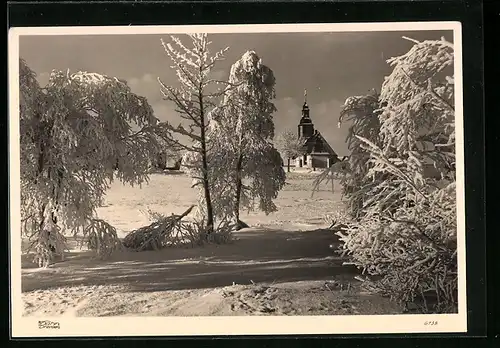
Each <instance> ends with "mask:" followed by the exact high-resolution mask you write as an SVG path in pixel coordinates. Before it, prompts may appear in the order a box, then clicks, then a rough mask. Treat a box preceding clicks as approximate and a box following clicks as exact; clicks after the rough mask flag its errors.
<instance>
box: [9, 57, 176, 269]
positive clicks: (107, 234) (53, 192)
mask: <svg viewBox="0 0 500 348" xmlns="http://www.w3.org/2000/svg"><path fill="white" fill-rule="evenodd" d="M19 68H20V69H19V79H20V86H19V87H20V148H21V158H20V162H21V215H22V233H23V234H25V235H26V234H27V235H28V236H29V237H30V238H31V239H34V241H33V243H32V246H34V248H35V254H36V258H37V261H38V262H39V264H40V265H47V264H48V263H49V262H50V261H51V259H52V257H53V256H54V254H62V253H63V251H64V250H63V249H64V246H65V243H64V240H65V238H64V234H66V233H68V232H73V233H77V232H83V234H84V235H85V236H86V238H87V241H93V242H90V244H91V245H93V246H94V247H96V248H97V252H98V253H99V254H101V255H104V254H107V253H108V252H110V250H111V251H113V250H114V249H116V248H118V247H119V245H120V243H119V240H118V238H117V237H116V231H115V230H114V229H113V228H112V226H110V225H109V224H107V223H105V222H104V221H101V220H97V219H96V218H95V209H96V208H97V207H98V206H100V205H101V203H102V199H103V196H104V193H105V191H106V189H107V188H108V187H109V183H110V182H111V181H112V180H113V179H115V178H118V179H119V180H121V181H122V182H124V183H129V184H132V185H134V184H141V183H143V182H144V181H146V180H147V171H148V167H149V162H150V158H151V156H152V154H153V153H154V152H155V151H156V150H157V145H158V142H157V139H158V137H163V136H164V135H165V134H166V129H163V128H162V127H160V126H159V125H158V120H157V119H156V118H155V117H154V115H153V110H152V108H151V106H150V105H149V104H148V102H147V100H146V99H145V98H144V97H140V96H137V95H135V94H133V93H132V92H131V90H130V88H129V87H128V86H127V84H126V83H125V82H124V81H121V80H119V79H117V78H112V77H107V76H103V75H99V74H95V73H87V72H76V73H70V72H69V71H67V72H60V71H53V72H52V74H51V75H50V78H49V82H48V84H47V85H46V86H45V87H43V88H42V87H41V86H40V85H39V84H38V82H37V80H36V75H35V73H34V72H33V71H32V70H31V69H30V68H29V67H28V66H27V65H26V62H25V61H24V60H20V65H19ZM162 134H163V135H162Z"/></svg>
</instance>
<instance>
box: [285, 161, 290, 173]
mask: <svg viewBox="0 0 500 348" xmlns="http://www.w3.org/2000/svg"><path fill="white" fill-rule="evenodd" d="M286 169H287V172H288V173H290V157H289V158H288V164H287V166H286Z"/></svg>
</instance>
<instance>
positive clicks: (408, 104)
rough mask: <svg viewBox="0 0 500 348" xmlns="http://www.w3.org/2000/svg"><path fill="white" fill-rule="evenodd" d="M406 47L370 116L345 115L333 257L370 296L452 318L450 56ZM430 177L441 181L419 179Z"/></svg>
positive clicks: (426, 47) (422, 45) (433, 47)
mask: <svg viewBox="0 0 500 348" xmlns="http://www.w3.org/2000/svg"><path fill="white" fill-rule="evenodd" d="M412 41H413V42H414V45H413V47H412V48H411V49H410V50H409V51H408V52H407V53H406V54H404V55H402V56H400V57H395V58H391V59H390V60H389V61H388V62H389V64H390V65H391V66H392V67H393V71H392V73H391V74H390V75H389V76H388V77H387V78H386V79H385V81H384V83H383V85H382V89H381V93H380V95H379V96H378V97H377V98H373V106H368V107H367V106H366V103H365V104H364V105H363V107H362V110H363V112H354V113H352V114H353V115H355V116H356V115H357V117H356V118H355V119H354V123H353V126H352V127H351V132H350V135H349V136H350V137H352V136H353V137H355V138H356V140H355V143H354V142H351V143H350V148H351V151H352V154H351V156H350V159H349V166H347V167H346V168H343V170H339V168H336V172H337V173H338V172H340V173H341V175H343V176H345V178H344V180H343V181H342V184H343V189H344V192H345V193H347V196H348V202H349V199H351V201H350V202H349V203H353V202H352V199H355V201H356V203H355V204H351V205H350V206H349V209H348V211H349V212H350V214H351V217H352V218H353V219H352V221H350V222H348V223H347V228H346V229H344V230H343V231H338V232H337V234H338V235H339V237H340V238H341V240H342V242H343V245H342V250H341V253H342V254H343V255H346V256H349V257H350V259H351V261H352V263H354V264H355V265H356V266H358V267H359V268H361V269H362V270H363V272H364V273H365V274H367V275H368V276H369V280H370V281H368V282H366V283H367V284H369V285H370V287H371V289H374V290H376V291H379V292H381V293H382V294H385V295H388V296H390V297H391V298H392V299H394V300H396V301H399V302H401V303H403V304H408V303H414V304H417V305H418V306H419V309H420V311H422V312H454V311H456V310H457V259H456V248H457V224H456V220H457V215H456V191H455V190H456V181H455V180H456V179H455V153H454V152H455V149H454V147H455V132H454V117H455V110H454V86H453V76H452V75H448V74H453V58H454V50H453V44H452V43H450V42H447V41H446V40H445V39H441V40H433V41H431V40H428V41H423V42H417V41H414V40H412ZM355 99H357V101H360V99H359V98H355ZM355 99H351V101H352V100H355ZM364 99H365V101H367V100H368V99H367V97H365V98H364ZM348 101H349V99H348ZM346 104H348V103H346ZM376 105H379V108H378V109H377V108H376ZM365 111H368V112H365ZM359 116H362V117H359ZM356 128H357V130H356ZM353 144H355V145H353ZM363 163H364V164H363ZM338 166H340V165H338ZM429 167H432V168H433V169H434V170H435V172H436V173H438V174H439V175H433V176H429V175H426V173H427V172H426V169H428V168H429ZM325 175H326V174H325Z"/></svg>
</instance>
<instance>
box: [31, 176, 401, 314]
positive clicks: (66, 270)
mask: <svg viewBox="0 0 500 348" xmlns="http://www.w3.org/2000/svg"><path fill="white" fill-rule="evenodd" d="M316 174H317V173H316ZM314 177H315V173H308V172H306V171H294V172H292V173H290V174H289V175H288V179H287V185H286V186H285V188H284V189H283V190H282V191H281V192H280V194H279V197H278V199H277V201H276V204H277V206H278V211H277V212H276V213H274V214H271V215H268V216H265V214H263V213H260V212H251V213H244V214H242V220H243V221H245V222H246V223H247V224H248V225H249V226H250V228H248V229H244V230H241V231H238V232H236V233H235V238H236V240H235V241H234V243H232V244H228V245H209V246H205V247H201V248H187V249H180V248H179V249H165V250H162V251H156V252H140V253H135V252H123V253H120V254H116V255H114V256H113V257H112V258H111V259H108V260H104V261H103V260H98V259H94V258H93V255H92V254H91V253H89V252H87V251H82V250H72V252H71V253H69V255H68V256H67V258H66V261H64V262H60V263H56V264H54V265H52V266H50V267H49V268H47V269H37V268H35V266H34V265H33V264H32V263H31V262H30V259H29V258H28V257H27V256H26V255H24V256H23V270H22V290H23V300H24V305H25V310H24V314H25V315H31V316H48V315H50V316H52V315H63V316H117V315H128V316H138V315H142V316H172V315H179V316H193V315H196V316H199V315H201V316H204V315H255V314H259V315H320V314H325V315H337V314H395V313H400V312H401V308H399V307H398V306H396V305H394V304H393V303H391V302H389V301H388V300H387V299H385V298H381V297H378V296H374V295H372V294H368V293H364V292H362V291H361V290H360V289H359V284H358V283H359V282H358V281H356V280H354V279H353V277H354V275H356V274H357V272H358V271H357V270H355V269H353V268H349V267H345V266H342V262H343V260H341V259H340V257H338V255H336V254H335V253H334V252H332V250H331V249H329V245H330V244H332V243H338V242H337V240H336V238H335V237H334V236H333V235H332V233H331V232H330V231H327V230H325V227H327V224H326V223H325V222H324V220H323V218H324V216H325V215H327V214H330V213H332V212H334V211H335V209H338V206H339V204H341V203H340V195H339V193H333V192H332V191H331V187H330V186H328V187H327V186H325V187H322V190H321V191H320V192H316V193H315V194H314V196H313V197H311V190H312V182H313V180H314ZM195 201H196V196H195V192H194V190H193V189H192V188H191V180H190V179H189V178H188V177H187V176H185V175H184V174H182V173H169V174H153V175H152V176H151V180H150V183H149V184H147V185H144V186H143V187H142V188H139V187H130V186H123V185H122V184H120V183H118V182H116V183H113V186H112V188H111V189H110V191H109V193H108V194H107V197H106V204H105V205H104V206H103V207H102V208H100V209H99V212H98V214H99V217H101V218H103V219H105V220H107V221H108V222H110V223H111V224H112V225H113V226H115V227H116V228H117V231H118V233H119V235H120V236H121V237H124V236H125V235H126V234H127V233H128V232H130V231H131V230H134V229H136V228H138V227H141V226H144V225H147V224H149V220H148V218H147V216H146V215H145V214H143V213H141V211H144V210H146V209H148V208H149V209H151V210H153V211H157V212H160V213H166V214H170V213H182V212H183V211H184V210H186V209H187V208H188V207H189V206H190V205H192V204H194V203H195Z"/></svg>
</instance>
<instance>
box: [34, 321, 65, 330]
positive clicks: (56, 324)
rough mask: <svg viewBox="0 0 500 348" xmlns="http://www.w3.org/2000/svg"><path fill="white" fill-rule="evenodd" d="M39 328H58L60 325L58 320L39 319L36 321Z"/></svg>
mask: <svg viewBox="0 0 500 348" xmlns="http://www.w3.org/2000/svg"><path fill="white" fill-rule="evenodd" d="M38 328H39V329H60V328H61V325H60V324H59V322H58V321H50V320H39V321H38Z"/></svg>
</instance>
